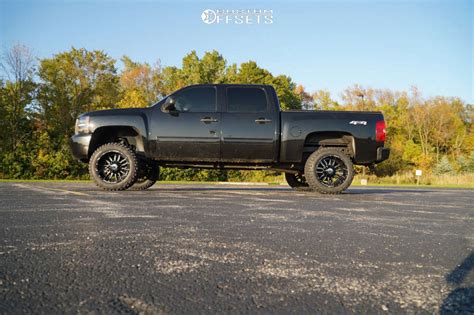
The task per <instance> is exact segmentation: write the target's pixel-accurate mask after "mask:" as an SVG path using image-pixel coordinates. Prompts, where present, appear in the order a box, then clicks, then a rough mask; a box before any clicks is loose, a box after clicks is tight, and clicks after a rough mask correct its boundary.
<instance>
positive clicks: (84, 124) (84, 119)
mask: <svg viewBox="0 0 474 315" xmlns="http://www.w3.org/2000/svg"><path fill="white" fill-rule="evenodd" d="M89 127H90V117H89V116H80V117H79V118H78V119H76V128H75V133H89V132H90V128H89Z"/></svg>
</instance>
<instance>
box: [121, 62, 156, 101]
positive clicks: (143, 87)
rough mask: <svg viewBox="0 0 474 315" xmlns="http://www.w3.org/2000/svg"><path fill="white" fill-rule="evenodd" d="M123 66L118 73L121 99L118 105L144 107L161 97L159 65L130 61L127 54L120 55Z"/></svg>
mask: <svg viewBox="0 0 474 315" xmlns="http://www.w3.org/2000/svg"><path fill="white" fill-rule="evenodd" d="M122 62H123V64H124V66H125V68H124V70H123V71H122V73H121V74H120V87H121V89H122V99H121V100H120V101H119V102H118V103H117V105H118V107H123V108H126V107H146V106H149V105H151V104H153V103H155V102H157V101H158V100H159V99H161V98H162V97H163V92H162V90H163V88H162V78H161V66H160V64H159V62H157V63H156V65H155V66H153V67H152V66H150V65H149V64H148V63H143V64H141V63H138V62H134V61H132V60H131V59H130V58H129V57H128V56H123V57H122Z"/></svg>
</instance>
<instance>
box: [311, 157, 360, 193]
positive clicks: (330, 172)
mask: <svg viewBox="0 0 474 315" xmlns="http://www.w3.org/2000/svg"><path fill="white" fill-rule="evenodd" d="M304 175H305V178H306V181H307V182H308V184H309V186H310V187H311V188H312V189H313V190H315V191H318V192H320V193H323V194H339V193H341V192H343V191H344V190H346V189H347V188H348V187H349V186H350V185H351V183H352V179H353V178H354V166H353V164H352V161H351V159H350V158H349V157H348V156H347V155H345V154H344V153H342V151H340V150H338V149H334V148H322V149H319V150H316V151H315V152H313V154H311V155H310V156H309V158H308V159H307V160H306V164H305V168H304Z"/></svg>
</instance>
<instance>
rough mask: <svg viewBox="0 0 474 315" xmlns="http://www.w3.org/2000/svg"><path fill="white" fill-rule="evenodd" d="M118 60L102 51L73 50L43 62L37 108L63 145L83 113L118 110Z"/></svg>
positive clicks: (49, 129)
mask: <svg viewBox="0 0 474 315" xmlns="http://www.w3.org/2000/svg"><path fill="white" fill-rule="evenodd" d="M116 72H117V71H116V68H115V60H114V59H112V58H110V57H109V56H108V55H107V54H106V53H104V52H103V51H99V50H94V51H88V50H86V49H84V48H81V49H76V48H74V47H73V48H72V49H71V50H70V51H67V52H62V53H59V54H57V55H55V56H54V57H53V58H46V59H42V60H41V61H40V67H39V72H38V76H39V78H40V80H41V83H40V89H39V95H38V104H39V106H40V111H41V114H42V119H43V121H44V123H45V127H46V129H47V130H48V132H49V133H50V135H51V136H52V138H54V139H59V142H60V143H62V142H64V140H66V139H67V137H68V136H69V135H70V134H71V133H72V132H73V128H74V122H75V119H76V118H77V116H78V115H79V114H81V113H83V112H89V111H93V110H99V109H107V108H113V107H115V104H116V102H117V101H118V97H119V95H120V93H119V92H120V88H119V79H118V77H117V75H116Z"/></svg>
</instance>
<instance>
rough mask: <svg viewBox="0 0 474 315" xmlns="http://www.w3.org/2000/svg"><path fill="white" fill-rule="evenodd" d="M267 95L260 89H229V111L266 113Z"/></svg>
mask: <svg viewBox="0 0 474 315" xmlns="http://www.w3.org/2000/svg"><path fill="white" fill-rule="evenodd" d="M267 109H268V102H267V95H266V93H265V90H264V89H263V88H260V87H228V88H227V111H228V112H234V113H256V112H266V111H267Z"/></svg>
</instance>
